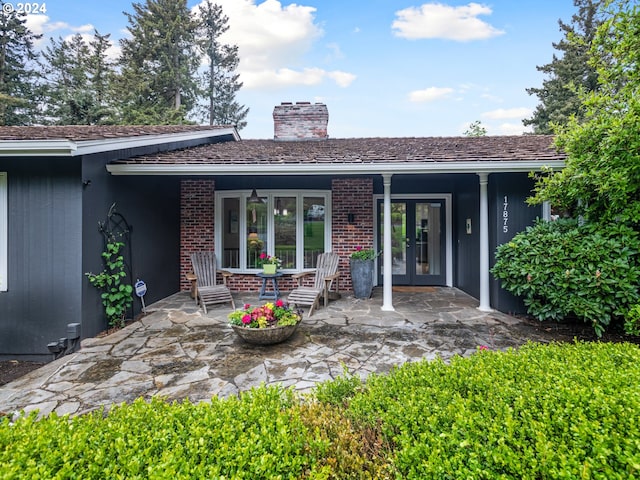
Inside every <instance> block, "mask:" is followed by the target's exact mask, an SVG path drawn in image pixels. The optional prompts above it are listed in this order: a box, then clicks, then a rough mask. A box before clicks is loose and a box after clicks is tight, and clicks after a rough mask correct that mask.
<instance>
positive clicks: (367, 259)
mask: <svg viewBox="0 0 640 480" xmlns="http://www.w3.org/2000/svg"><path fill="white" fill-rule="evenodd" d="M378 255H379V253H377V252H376V251H375V250H373V249H370V248H363V247H362V246H360V245H358V246H357V247H356V249H355V251H354V252H353V253H352V254H351V256H350V258H349V266H350V269H351V285H352V286H353V295H354V296H355V297H356V298H369V297H370V296H371V291H372V290H373V270H374V268H373V267H374V263H373V261H374V260H375V259H376V257H377V256H378Z"/></svg>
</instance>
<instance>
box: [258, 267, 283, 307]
mask: <svg viewBox="0 0 640 480" xmlns="http://www.w3.org/2000/svg"><path fill="white" fill-rule="evenodd" d="M256 275H257V276H258V277H260V278H261V279H262V286H261V287H260V295H259V296H258V299H260V300H264V299H269V300H278V298H279V297H280V289H279V288H278V278H280V277H281V276H282V272H276V273H264V272H259V273H256ZM269 280H271V291H267V282H268V281H269Z"/></svg>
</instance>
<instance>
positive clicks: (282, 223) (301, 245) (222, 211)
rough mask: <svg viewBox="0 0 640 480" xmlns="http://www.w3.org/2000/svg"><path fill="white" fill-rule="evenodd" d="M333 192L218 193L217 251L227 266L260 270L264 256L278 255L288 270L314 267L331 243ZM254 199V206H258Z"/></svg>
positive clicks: (223, 265)
mask: <svg viewBox="0 0 640 480" xmlns="http://www.w3.org/2000/svg"><path fill="white" fill-rule="evenodd" d="M330 198H331V196H330V192H326V191H312V192H309V191H305V192H298V191H295V192H291V191H286V190H280V191H269V190H261V191H260V192H259V200H258V199H251V198H250V193H249V192H231V191H225V192H217V193H216V206H217V210H216V246H217V255H218V257H219V258H220V259H221V261H220V263H221V267H222V268H226V269H238V270H239V271H244V270H252V269H258V268H260V264H259V262H258V259H259V258H260V255H261V254H262V253H265V254H267V255H275V256H276V257H278V258H279V259H280V260H281V261H282V268H283V269H284V270H302V269H305V268H314V267H315V265H316V259H317V257H318V255H319V254H320V253H322V252H324V251H328V249H329V247H330V242H331V228H330V225H331V223H330V221H329V220H330V219H329V211H330V205H329V200H330ZM252 200H253V201H252Z"/></svg>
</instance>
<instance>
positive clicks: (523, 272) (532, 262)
mask: <svg viewBox="0 0 640 480" xmlns="http://www.w3.org/2000/svg"><path fill="white" fill-rule="evenodd" d="M639 250H640V240H639V238H638V234H637V232H635V231H633V230H632V229H630V228H628V227H625V226H624V225H621V224H618V225H607V226H598V225H594V224H587V225H582V226H580V225H578V224H577V222H575V221H573V220H557V221H555V222H542V221H541V222H538V223H537V224H536V225H534V226H533V227H529V228H527V230H526V231H525V232H521V233H519V234H518V235H516V236H515V237H514V238H513V239H512V240H511V241H510V242H507V243H504V244H502V245H500V246H499V247H498V249H497V252H496V264H495V266H494V267H493V269H492V270H491V271H492V273H493V275H494V276H495V277H496V278H498V279H500V280H501V281H502V286H503V287H504V288H505V289H507V290H508V291H509V292H511V293H513V294H514V295H516V296H519V297H522V298H523V301H524V304H525V306H526V307H527V310H528V312H529V314H531V315H533V316H535V317H536V318H538V319H539V320H549V319H552V320H560V319H563V318H566V317H572V316H575V317H577V318H579V319H582V320H584V321H585V322H589V323H591V324H592V326H593V328H594V330H595V332H596V333H597V334H598V335H602V333H603V332H604V330H605V328H606V327H607V325H609V323H610V322H611V320H612V319H613V318H616V317H622V316H624V314H625V313H626V312H627V311H628V310H629V308H630V306H632V305H634V304H636V303H638V301H639V300H640V296H639V295H638V282H639V280H640V266H639V261H638V251H639Z"/></svg>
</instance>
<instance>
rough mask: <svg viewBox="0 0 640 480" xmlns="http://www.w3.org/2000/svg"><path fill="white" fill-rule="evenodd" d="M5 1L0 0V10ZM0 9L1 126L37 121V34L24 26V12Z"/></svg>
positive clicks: (28, 123) (29, 123) (38, 36)
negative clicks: (5, 11)
mask: <svg viewBox="0 0 640 480" xmlns="http://www.w3.org/2000/svg"><path fill="white" fill-rule="evenodd" d="M5 3H6V2H3V1H2V0H0V9H1V8H3V7H4V5H5ZM3 11H4V10H2V11H0V125H31V124H33V123H36V122H37V113H38V110H37V105H38V104H39V102H38V100H37V88H38V73H37V72H38V68H37V67H36V65H37V61H38V56H37V54H36V52H35V50H34V41H36V40H38V39H39V38H40V37H41V35H36V34H34V33H33V32H31V31H30V30H29V29H28V28H27V27H26V15H24V14H18V13H16V12H15V11H14V12H11V13H3Z"/></svg>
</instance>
